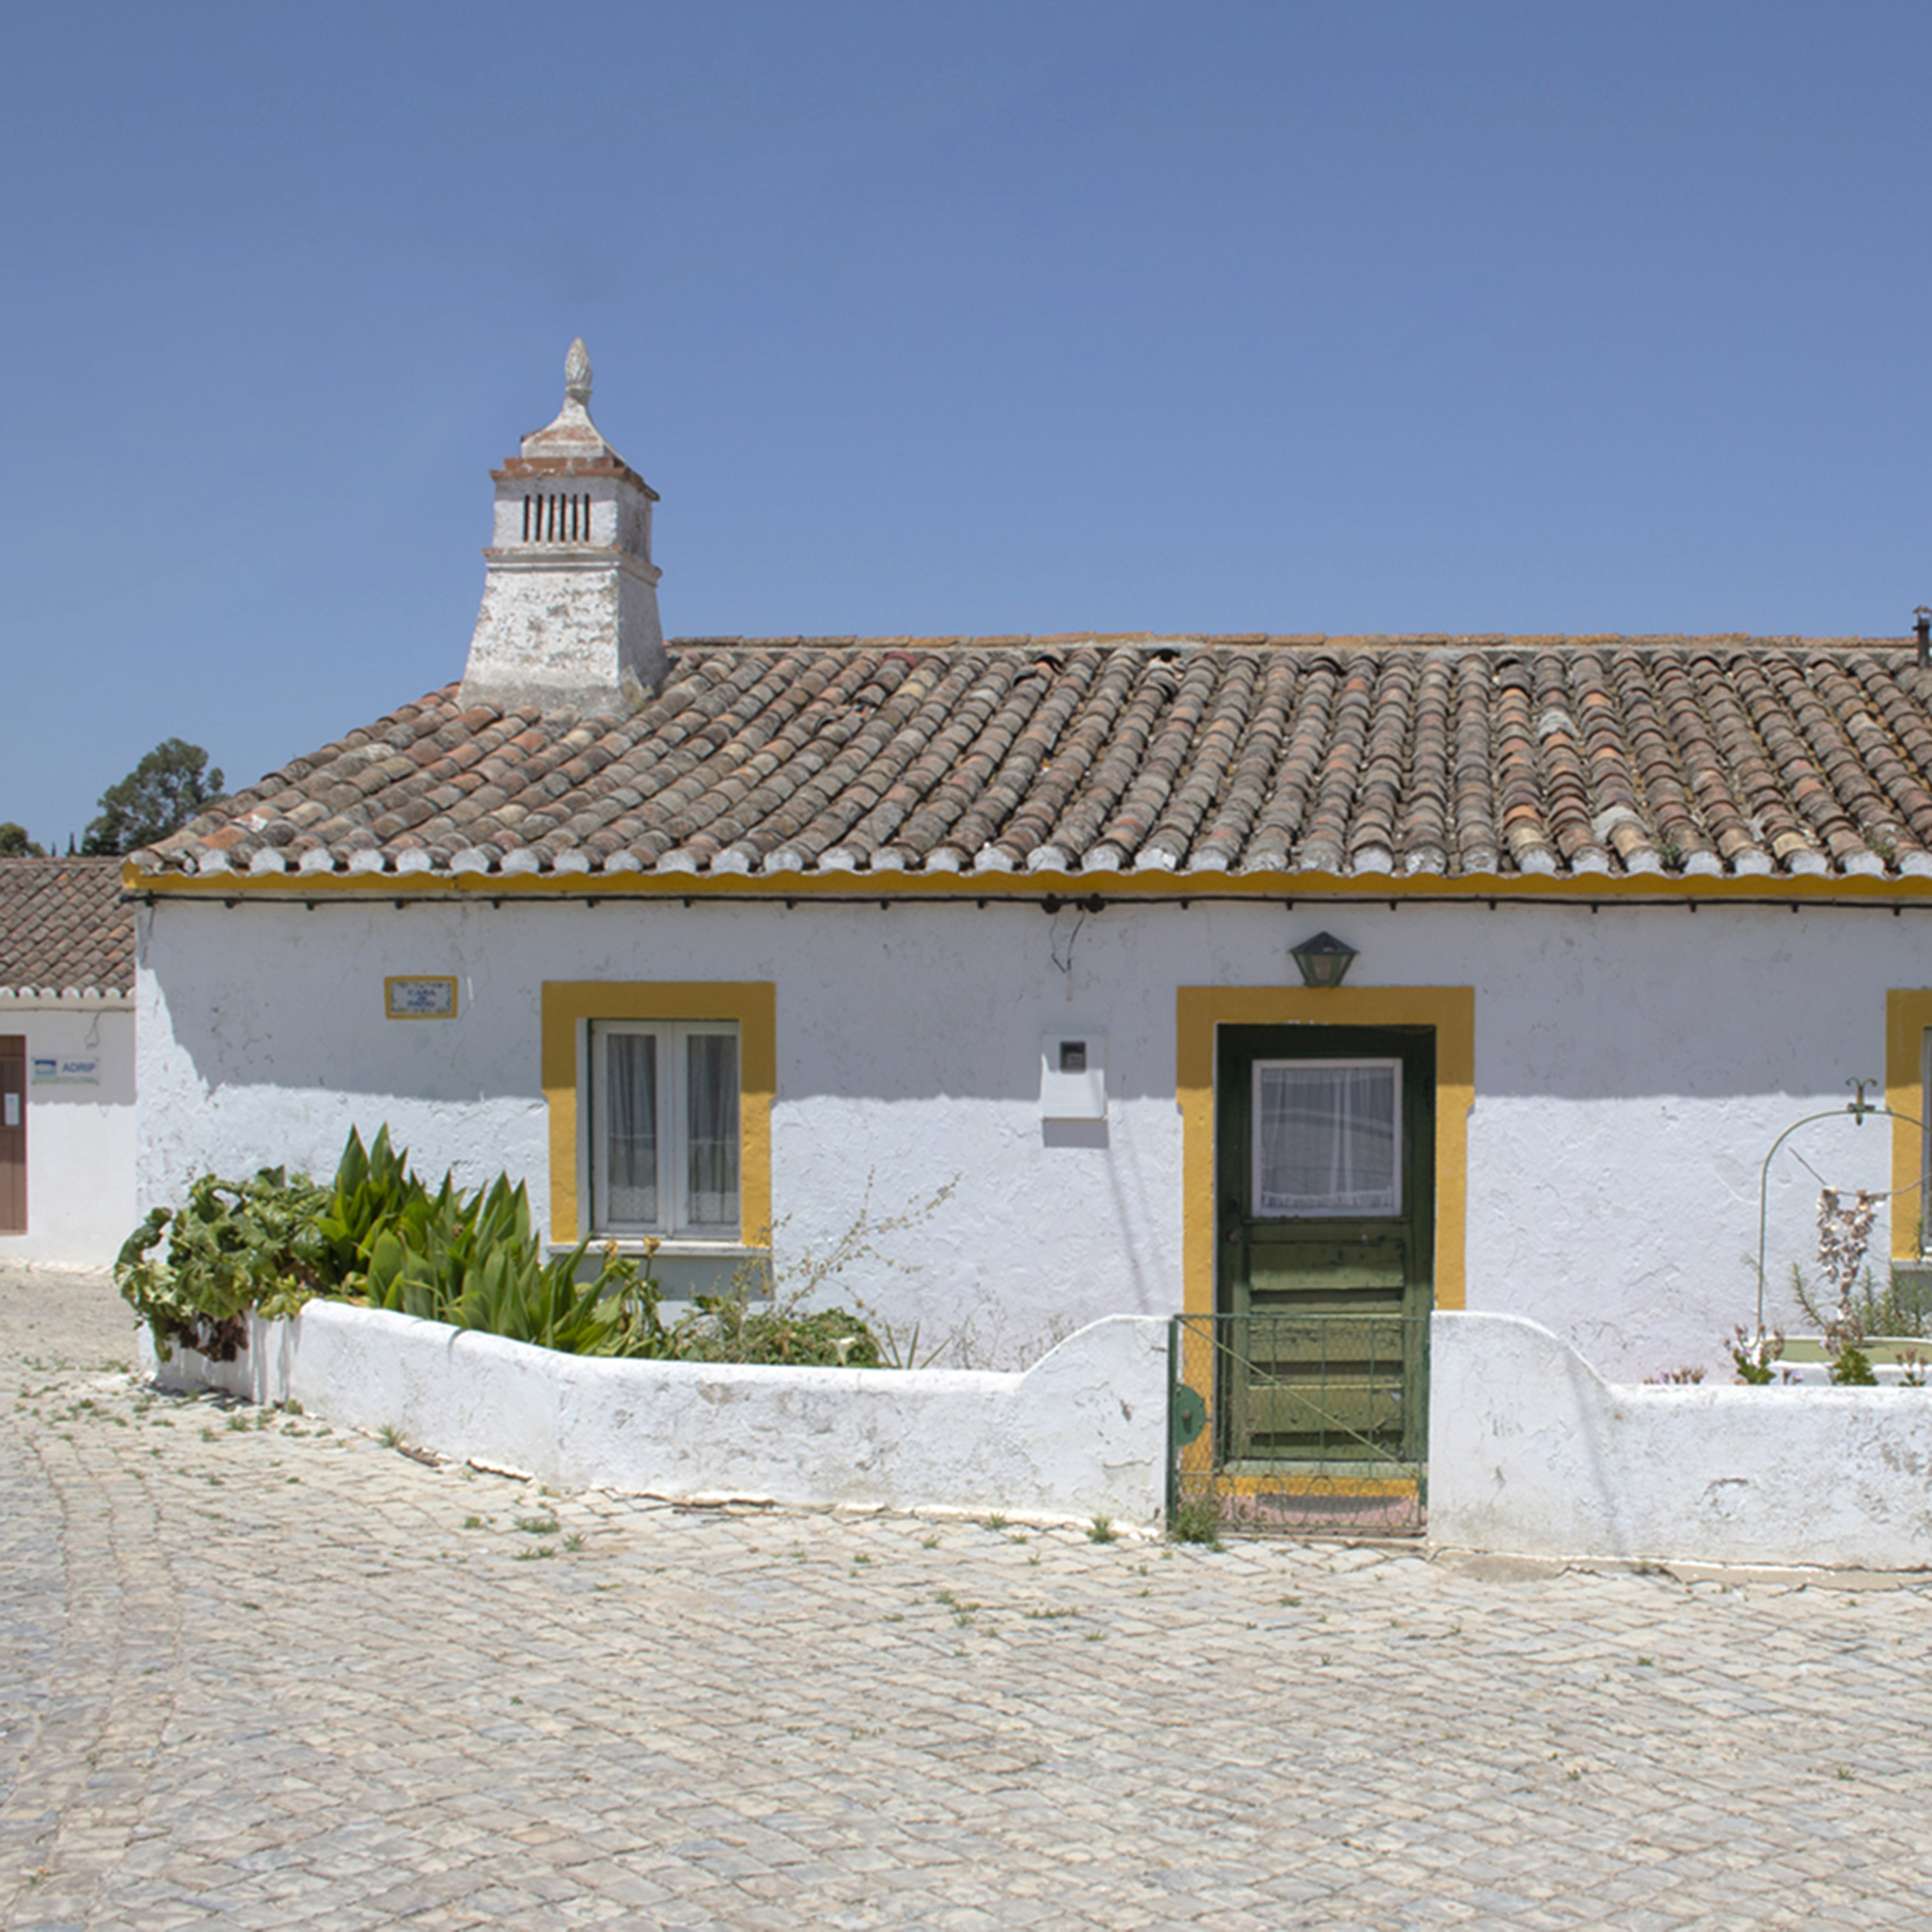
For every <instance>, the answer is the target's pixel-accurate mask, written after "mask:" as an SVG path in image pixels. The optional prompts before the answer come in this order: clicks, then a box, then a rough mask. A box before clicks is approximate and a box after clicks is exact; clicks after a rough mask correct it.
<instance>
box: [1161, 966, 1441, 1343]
mask: <svg viewBox="0 0 1932 1932" xmlns="http://www.w3.org/2000/svg"><path fill="white" fill-rule="evenodd" d="M1175 1003H1176V1045H1175V1058H1176V1062H1177V1065H1176V1071H1175V1083H1176V1091H1177V1093H1178V1094H1179V1102H1180V1131H1181V1155H1180V1166H1181V1203H1182V1209H1181V1211H1182V1222H1181V1274H1182V1291H1181V1295H1182V1298H1181V1308H1182V1312H1183V1313H1185V1314H1188V1315H1212V1314H1213V1313H1214V1312H1215V1311H1214V1228H1215V1214H1214V1202H1215V1198H1216V1197H1215V1190H1214V1033H1215V1029H1216V1028H1217V1027H1223V1026H1349V1027H1378V1026H1427V1027H1434V1028H1435V1306H1436V1307H1437V1308H1461V1307H1463V1302H1464V1295H1465V1285H1464V1276H1463V1257H1464V1242H1465V1236H1466V1228H1467V1221H1468V1192H1469V1109H1470V1108H1471V1107H1472V1106H1473V1105H1474V1104H1475V1098H1476V989H1475V988H1474V987H1473V986H1336V987H1329V988H1316V987H1313V986H1181V987H1179V988H1178V989H1177V991H1176V995H1175Z"/></svg>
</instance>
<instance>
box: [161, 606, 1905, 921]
mask: <svg viewBox="0 0 1932 1932" xmlns="http://www.w3.org/2000/svg"><path fill="white" fill-rule="evenodd" d="M1916 663H1917V660H1916V655H1915V653H1914V652H1913V651H1912V650H1911V649H1910V648H1909V647H1902V646H1901V645H1900V644H1898V643H1897V642H1895V641H1893V640H1884V639H1881V640H1872V639H1832V640H1806V639H1743V638H1656V639H1652V638H1577V639H1564V638H1557V639H1540V638H1525V639H1488V638H1483V639H1349V638H1283V639H1264V638H1243V639H1213V638H1209V639H1147V638H1105V637H1094V638H1089V637H1074V638H1031V639H1029V638H1018V639H939V640H934V639H878V640H872V641H865V642H860V641H854V640H852V639H825V640H810V639H793V640H788V641H768V642H753V641H745V640H740V639H686V640H682V641H680V642H678V643H676V644H674V645H673V646H672V658H671V668H670V671H669V675H668V678H667V679H666V681H665V683H664V684H663V686H662V688H661V689H660V690H659V691H658V693H657V694H656V696H654V697H653V698H652V699H651V700H650V701H649V702H648V703H647V704H645V705H644V706H643V707H642V708H641V709H640V710H639V711H638V712H636V713H635V714H634V715H633V716H631V717H628V718H623V719H614V718H609V717H588V718H580V717H578V716H577V715H575V714H572V713H558V714H552V715H540V714H539V713H538V712H537V711H536V710H534V709H529V708H526V709H523V710H516V711H511V712H509V713H507V714H505V713H502V712H499V711H497V710H495V709H493V708H490V707H487V706H482V707H473V708H470V709H468V710H465V709H462V708H460V706H459V701H458V696H457V687H455V686H454V685H452V686H449V687H447V688H446V689H444V690H442V691H440V692H435V693H432V694H431V695H430V696H427V697H425V698H423V699H422V700H421V701H420V702H418V703H415V704H407V705H404V706H403V707H402V708H401V709H400V710H398V711H395V712H392V713H391V714H390V715H389V716H388V717H386V718H384V719H381V720H379V721H378V722H377V723H376V724H374V725H370V726H369V727H368V728H367V729H366V730H361V731H355V732H352V733H351V734H350V735H349V736H348V737H346V738H345V739H343V740H342V741H341V742H340V743H338V744H333V745H328V746H326V747H324V749H323V750H321V751H320V752H318V753H316V754H315V755H314V756H313V757H308V758H301V759H298V760H297V761H296V762H295V763H293V764H291V765H289V766H288V767H286V768H285V769H284V770H282V771H280V772H277V773H274V774H273V775H272V776H270V777H269V778H267V779H265V780H263V781H262V782H261V783H260V784H257V785H254V786H252V787H250V788H249V789H248V790H246V791H242V792H240V793H238V794H236V795H235V796H234V797H233V798H231V799H229V800H226V801H224V803H223V804H222V805H221V806H219V807H218V808H216V809H215V810H212V811H210V812H208V813H205V814H204V815H203V816H201V817H200V818H197V819H196V820H194V821H193V823H192V824H191V825H190V826H189V827H187V828H186V829H185V831H183V832H181V833H179V834H177V835H176V836H175V837H174V838H170V839H169V840H167V841H166V842H165V843H164V844H162V845H160V846H159V847H157V848H156V849H155V850H153V851H150V852H146V853H142V854H140V855H138V856H137V858H136V860H135V865H136V867H138V869H139V870H140V872H141V873H142V874H144V875H145V878H144V883H147V884H149V885H156V884H165V883H167V881H168V880H169V878H170V876H173V877H175V878H179V879H181V880H182V881H183V883H185V882H186V878H187V876H188V875H207V874H214V875H216V876H219V877H223V878H230V879H232V878H233V877H234V875H235V874H236V873H238V872H239V873H241V874H249V873H255V874H261V875H264V883H269V882H271V881H273V880H274V879H276V878H278V877H280V876H283V875H288V874H294V875H298V876H310V877H326V876H329V875H336V876H341V875H355V876H364V875H366V876H367V877H368V878H369V880H370V883H372V884H374V883H375V882H376V880H377V879H378V878H380V877H383V876H384V875H386V876H387V877H388V878H391V879H394V880H396V885H397V888H398V889H402V890H407V888H408V884H409V881H410V880H411V879H412V878H413V879H416V880H419V881H422V882H425V883H426V882H428V881H430V880H434V879H439V878H448V877H451V876H456V877H461V876H463V875H466V874H483V875H490V876H507V877H511V878H514V877H516V876H517V875H543V876H552V875H555V876H558V877H561V878H571V877H577V878H582V877H583V876H584V875H620V874H633V875H635V874H639V873H641V874H645V875H660V876H663V877H664V878H665V880H666V882H667V883H672V882H688V881H689V880H691V879H692V878H693V877H694V876H696V877H698V878H716V879H719V880H720V881H721V882H722V881H724V880H726V879H742V878H747V877H749V878H765V877H769V878H774V879H777V878H781V877H782V878H810V877H812V876H823V877H828V878H829V877H831V876H832V875H838V876H841V877H842V876H848V875H850V874H853V873H860V874H870V875H873V876H874V877H880V878H882V879H883V877H884V876H885V875H891V876H892V877H894V878H899V879H908V878H909V877H912V876H917V875H947V876H952V877H957V876H962V875H964V876H970V877H977V878H990V877H992V876H993V875H1010V874H1015V873H1019V874H1025V873H1030V872H1031V873H1045V874H1048V875H1052V876H1065V875H1079V876H1080V877H1082V878H1092V877H1095V876H1101V877H1106V876H1112V875H1117V874H1132V873H1139V874H1140V875H1141V876H1142V878H1143V879H1148V878H1149V876H1150V875H1151V874H1158V875H1162V876H1164V877H1167V878H1172V879H1174V880H1177V881H1179V880H1192V881H1197V882H1205V881H1207V880H1208V879H1209V878H1213V877H1221V876H1225V875H1229V874H1246V875H1250V876H1252V875H1258V874H1259V875H1291V876H1299V875H1307V874H1324V875H1332V876H1335V877H1339V878H1351V877H1352V878H1360V879H1367V880H1377V879H1383V878H1387V877H1391V876H1395V877H1400V876H1404V875H1422V876H1424V877H1435V878H1440V879H1441V880H1443V881H1444V882H1445V883H1447V882H1468V885H1469V888H1470V889H1471V890H1479V889H1480V888H1481V886H1482V885H1483V884H1484V883H1485V882H1492V881H1497V880H1501V881H1509V880H1511V879H1520V880H1523V881H1524V882H1530V881H1535V880H1542V879H1566V878H1567V879H1574V880H1596V879H1605V878H1616V877H1642V876H1645V875H1654V876H1658V877H1660V878H1661V877H1662V876H1663V875H1669V874H1673V873H1683V874H1688V875H1690V876H1691V877H1692V878H1697V877H1708V878H1711V879H1719V878H1731V879H1740V878H1751V877H1757V876H1766V875H1776V876H1779V877H1783V878H1804V877H1806V876H1812V877H1818V878H1832V879H1870V880H1882V879H1892V880H1899V879H1911V880H1919V879H1925V878H1932V701H1928V700H1929V699H1932V673H1921V672H1919V671H1918V669H1917V668H1916ZM398 875H401V876H400V877H399V876H398Z"/></svg>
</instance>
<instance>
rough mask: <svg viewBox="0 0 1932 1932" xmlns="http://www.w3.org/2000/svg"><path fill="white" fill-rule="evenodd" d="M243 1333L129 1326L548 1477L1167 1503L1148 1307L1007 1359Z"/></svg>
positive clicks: (857, 1493) (1159, 1370) (325, 1317)
mask: <svg viewBox="0 0 1932 1932" xmlns="http://www.w3.org/2000/svg"><path fill="white" fill-rule="evenodd" d="M250 1336H251V1340H250V1345H249V1347H248V1349H247V1350H246V1351H245V1352H244V1353H243V1354H242V1355H241V1356H240V1357H238V1358H237V1360H235V1361H234V1362H228V1363H217V1362H210V1361H208V1360H206V1359H205V1358H204V1357H202V1356H200V1355H197V1354H194V1353H192V1352H191V1351H187V1350H182V1351H180V1352H178V1353H177V1354H176V1356H175V1357H174V1358H173V1359H172V1360H171V1361H169V1362H168V1363H166V1364H164V1365H158V1366H157V1365H156V1362H155V1360H154V1354H153V1348H152V1342H151V1340H150V1338H149V1336H148V1333H147V1331H146V1330H145V1329H143V1331H142V1337H141V1339H142V1345H143V1366H144V1367H145V1368H147V1369H149V1370H150V1371H151V1372H152V1373H155V1374H156V1378H157V1379H158V1380H159V1381H160V1383H161V1385H162V1386H163V1387H174V1388H195V1389H200V1388H220V1389H224V1390H226V1391H227V1392H228V1393H230V1394H232V1395H237V1396H241V1397H243V1398H244V1399H246V1400H250V1401H254V1402H271V1403H282V1402H298V1403H300V1405H301V1406H302V1407H303V1409H304V1410H306V1411H308V1412H310V1413H313V1414H316V1415H320V1416H323V1417H326V1418H327V1420H329V1421H331V1422H336V1423H341V1424H344V1425H346V1426H348V1427H350V1428H355V1429H367V1430H380V1429H382V1428H384V1427H385V1426H386V1427H389V1428H392V1429H394V1430H395V1431H396V1433H397V1435H399V1436H401V1438H402V1439H403V1440H404V1441H405V1442H408V1443H410V1444H412V1445H413V1446H415V1447H418V1448H423V1449H429V1450H433V1451H435V1452H436V1453H437V1454H439V1455H441V1456H448V1457H453V1458H457V1459H461V1460H467V1459H469V1458H471V1457H474V1458H476V1459H478V1460H480V1461H482V1462H486V1463H491V1464H493V1465H499V1466H507V1467H510V1468H515V1469H519V1470H523V1471H526V1472H527V1473H528V1474H530V1475H531V1476H534V1477H536V1478H537V1479H538V1480H539V1481H541V1482H544V1483H548V1484H552V1485H554V1486H555V1487H556V1488H559V1489H566V1490H576V1489H593V1488H600V1489H612V1490H622V1491H633V1492H641V1493H644V1494H649V1495H663V1496H678V1497H689V1498H700V1497H703V1498H722V1497H736V1498H756V1499H760V1500H768V1501H772V1502H778V1503H792V1504H807V1505H810V1504H856V1505H867V1506H875V1507H882V1508H887V1509H920V1508H943V1509H958V1510H969V1511H981V1510H983V1511H989V1512H990V1511H1001V1512H1004V1513H1005V1514H1007V1515H1009V1516H1040V1517H1059V1518H1073V1519H1079V1520H1086V1519H1088V1518H1091V1517H1093V1516H1095V1515H1101V1516H1106V1517H1110V1518H1112V1519H1114V1520H1116V1521H1119V1522H1122V1523H1136V1524H1151V1523H1154V1522H1157V1521H1158V1520H1159V1519H1160V1516H1161V1513H1162V1510H1163V1507H1164V1503H1165V1467H1166V1465H1165V1445H1166V1440H1167V1323H1166V1322H1165V1321H1160V1320H1157V1319H1149V1318H1144V1317H1134V1316H1115V1317H1112V1318H1109V1319H1107V1320H1105V1321H1096V1322H1094V1323H1093V1324H1092V1325H1091V1326H1089V1327H1086V1328H1083V1329H1081V1330H1080V1332H1079V1333H1078V1334H1076V1335H1073V1336H1070V1337H1069V1338H1068V1339H1067V1340H1066V1341H1065V1342H1063V1343H1062V1344H1061V1345H1060V1347H1059V1348H1057V1349H1055V1350H1053V1351H1052V1352H1051V1353H1050V1354H1048V1355H1046V1356H1045V1357H1044V1358H1043V1359H1042V1360H1040V1361H1039V1362H1037V1363H1036V1364H1035V1365H1034V1366H1033V1367H1032V1368H1031V1369H1028V1370H1027V1371H1025V1372H1024V1373H1023V1374H1010V1375H1002V1374H993V1373H988V1372H984V1371H977V1370H975V1371H968V1370H938V1369H918V1370H908V1371H900V1370H890V1369H781V1368H747V1367H737V1366H730V1365H724V1364H716V1363H700V1362H652V1361H617V1360H611V1359H608V1358H604V1357H596V1356H584V1355H562V1354H557V1353H554V1352H553V1351H552V1350H548V1349H535V1348H531V1347H529V1346H528V1345H527V1344H526V1343H522V1342H508V1341H504V1340H503V1339H502V1338H501V1337H499V1336H495V1335H482V1334H476V1333H473V1332H470V1331H469V1330H465V1329H458V1328H449V1327H445V1326H443V1325H442V1324H440V1323H439V1322H433V1321H415V1320H413V1319H412V1318H411V1317H409V1316H406V1315H391V1314H386V1313H384V1312H382V1311H380V1310H373V1309H366V1308H352V1307H350V1306H348V1305H347V1304H345V1303H342V1302H329V1301H315V1302H311V1303H309V1305H308V1306H307V1307H306V1308H304V1309H303V1310H302V1312H301V1314H300V1315H299V1316H298V1317H297V1318H296V1320H294V1321H259V1320H256V1321H253V1322H252V1323H251V1327H250Z"/></svg>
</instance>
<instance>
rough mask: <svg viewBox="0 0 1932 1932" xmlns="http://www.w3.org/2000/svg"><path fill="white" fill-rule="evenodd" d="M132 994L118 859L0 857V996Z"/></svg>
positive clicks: (129, 923) (130, 932)
mask: <svg viewBox="0 0 1932 1932" xmlns="http://www.w3.org/2000/svg"><path fill="white" fill-rule="evenodd" d="M133 990H134V909H133V907H132V906H130V905H127V904H124V903H123V901H122V898H121V861H120V860H119V859H0V991H4V992H8V993H14V994H22V993H34V994H46V993H131V992H132V991H133Z"/></svg>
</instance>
